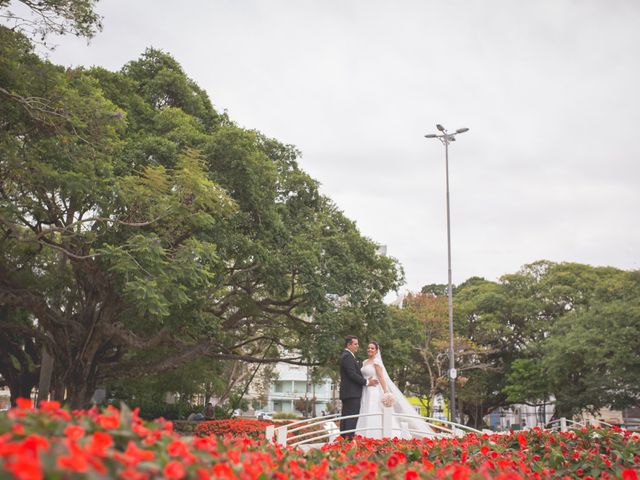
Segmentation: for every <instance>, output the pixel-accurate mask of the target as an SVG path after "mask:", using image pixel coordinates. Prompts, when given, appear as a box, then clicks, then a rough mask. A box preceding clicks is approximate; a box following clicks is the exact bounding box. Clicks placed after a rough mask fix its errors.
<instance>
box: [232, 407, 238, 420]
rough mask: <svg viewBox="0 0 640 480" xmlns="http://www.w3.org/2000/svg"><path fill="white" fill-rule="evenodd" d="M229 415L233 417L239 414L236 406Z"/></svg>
mask: <svg viewBox="0 0 640 480" xmlns="http://www.w3.org/2000/svg"><path fill="white" fill-rule="evenodd" d="M231 416H232V417H233V418H235V417H239V416H240V409H238V408H236V409H235V410H234V411H233V412H231Z"/></svg>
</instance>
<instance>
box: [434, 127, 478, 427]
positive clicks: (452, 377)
mask: <svg viewBox="0 0 640 480" xmlns="http://www.w3.org/2000/svg"><path fill="white" fill-rule="evenodd" d="M436 128H437V129H438V131H439V132H440V133H430V134H427V135H425V138H437V139H438V140H440V141H441V142H442V144H443V145H444V159H445V171H446V181H447V266H448V270H449V288H448V292H447V296H448V300H449V385H450V388H451V391H450V395H451V396H450V401H449V404H450V408H449V410H450V414H451V421H452V422H457V418H458V416H457V415H456V377H457V376H458V372H456V361H455V356H454V351H453V293H452V287H451V221H450V212H449V144H450V143H451V142H454V141H455V140H456V135H458V134H460V133H464V132H466V131H468V130H469V129H468V128H459V129H457V130H456V131H455V132H454V133H447V129H446V128H444V127H443V126H442V125H440V124H437V125H436Z"/></svg>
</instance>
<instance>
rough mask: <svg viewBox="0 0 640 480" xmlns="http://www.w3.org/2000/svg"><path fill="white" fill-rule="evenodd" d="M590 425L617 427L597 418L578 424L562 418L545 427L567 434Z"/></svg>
mask: <svg viewBox="0 0 640 480" xmlns="http://www.w3.org/2000/svg"><path fill="white" fill-rule="evenodd" d="M589 425H591V426H593V427H603V426H604V427H615V425H613V424H611V423H608V422H604V421H602V420H597V419H595V418H592V419H591V420H584V421H582V422H578V421H575V420H571V419H570V418H565V417H560V418H558V419H557V420H554V421H552V422H549V423H547V424H546V425H545V428H547V429H549V430H556V431H557V430H559V431H561V432H567V431H569V430H573V429H576V428H584V427H588V426H589ZM622 430H624V428H622Z"/></svg>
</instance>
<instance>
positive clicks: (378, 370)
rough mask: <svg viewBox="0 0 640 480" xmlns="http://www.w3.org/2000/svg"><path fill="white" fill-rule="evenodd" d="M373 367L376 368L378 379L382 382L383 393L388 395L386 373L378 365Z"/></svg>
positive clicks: (375, 364)
mask: <svg viewBox="0 0 640 480" xmlns="http://www.w3.org/2000/svg"><path fill="white" fill-rule="evenodd" d="M373 366H374V367H375V368H376V377H378V380H379V381H380V386H381V387H382V391H383V392H384V393H388V390H387V382H386V381H385V379H384V373H383V372H382V367H381V366H380V365H378V364H377V363H374V364H373Z"/></svg>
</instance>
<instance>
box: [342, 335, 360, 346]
mask: <svg viewBox="0 0 640 480" xmlns="http://www.w3.org/2000/svg"><path fill="white" fill-rule="evenodd" d="M357 339H358V337H356V336H355V335H348V336H347V337H346V338H345V339H344V346H345V347H348V346H349V345H351V344H352V343H353V341H354V340H357Z"/></svg>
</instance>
